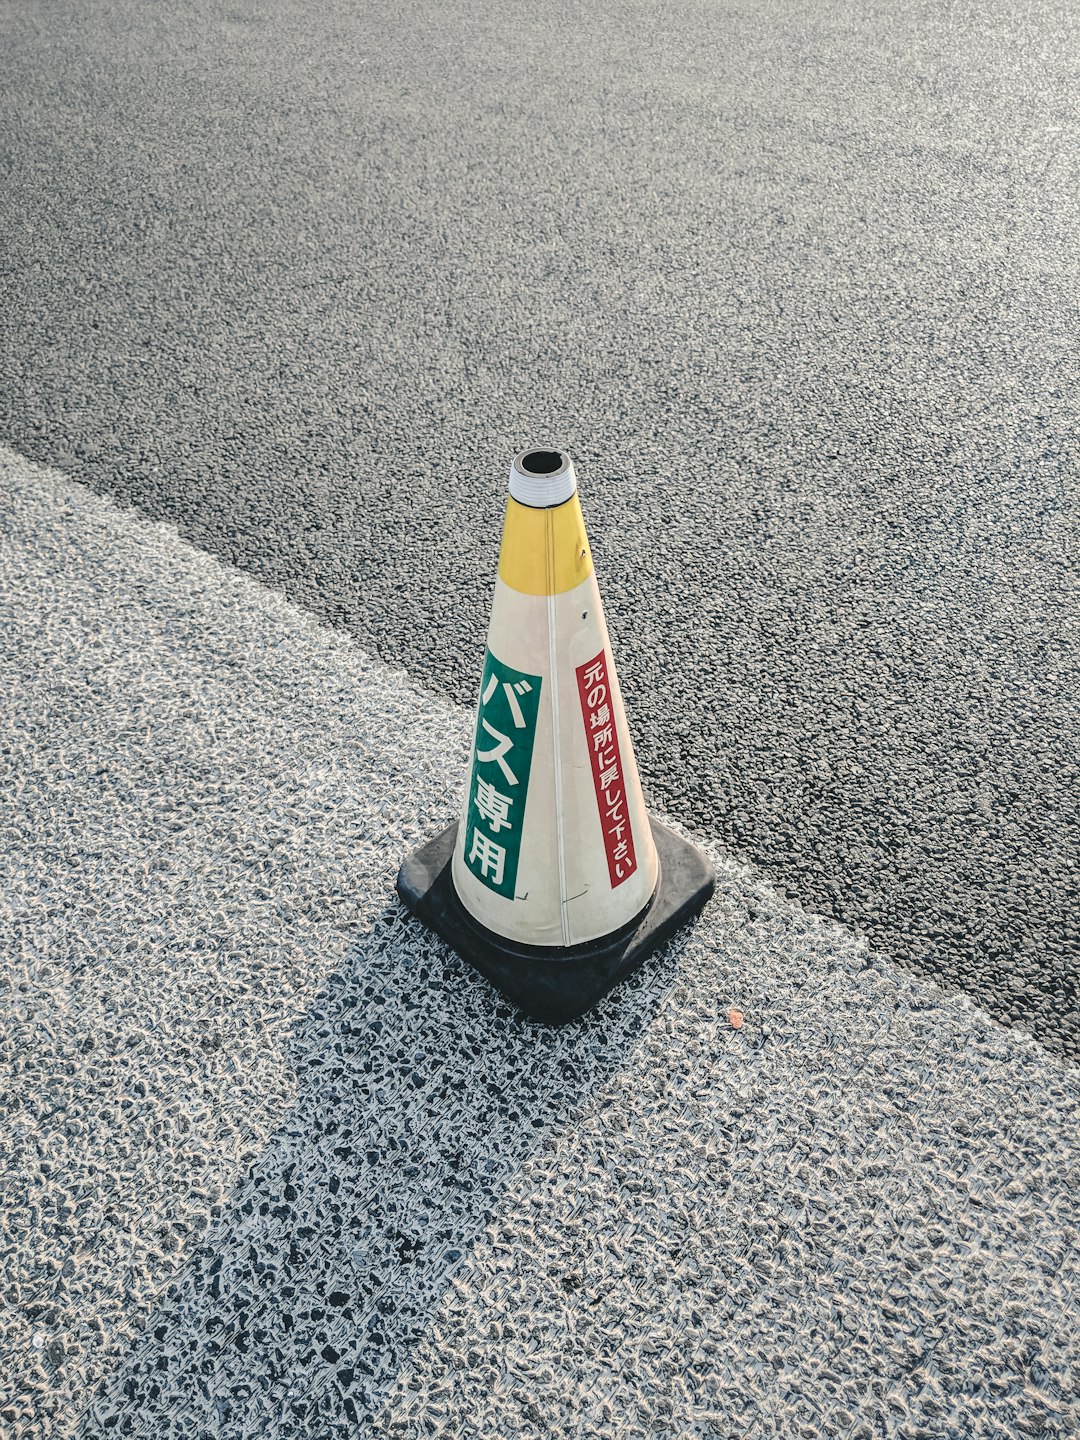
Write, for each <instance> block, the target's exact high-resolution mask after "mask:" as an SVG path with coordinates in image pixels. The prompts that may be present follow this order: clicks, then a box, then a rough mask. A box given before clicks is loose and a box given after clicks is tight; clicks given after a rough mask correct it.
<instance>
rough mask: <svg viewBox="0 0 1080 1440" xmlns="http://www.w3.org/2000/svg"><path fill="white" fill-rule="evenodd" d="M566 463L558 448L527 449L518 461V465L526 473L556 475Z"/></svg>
mask: <svg viewBox="0 0 1080 1440" xmlns="http://www.w3.org/2000/svg"><path fill="white" fill-rule="evenodd" d="M563 464H564V459H563V456H562V455H560V454H559V452H558V450H527V451H526V452H525V454H524V455H523V456H522V457H521V459H520V460H519V461H518V467H519V468H520V469H521V470H522V471H524V473H525V474H526V475H554V474H555V471H556V470H561V469H562V467H563Z"/></svg>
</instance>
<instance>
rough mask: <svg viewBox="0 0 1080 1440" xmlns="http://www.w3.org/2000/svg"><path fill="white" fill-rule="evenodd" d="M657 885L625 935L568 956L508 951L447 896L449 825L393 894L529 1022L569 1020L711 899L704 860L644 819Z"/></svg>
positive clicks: (409, 863)
mask: <svg viewBox="0 0 1080 1440" xmlns="http://www.w3.org/2000/svg"><path fill="white" fill-rule="evenodd" d="M649 819H650V824H651V825H652V833H653V840H654V842H655V844H656V850H657V854H658V856H659V859H660V881H659V884H658V885H657V887H656V894H655V895H654V896H653V898H652V901H651V902H650V904H649V906H648V908H647V909H646V910H645V911H643V912H642V914H641V915H639V916H638V917H637V919H636V920H634V921H633V922H632V923H631V924H630V925H629V926H628V927H627V928H626V929H625V930H622V931H620V932H619V933H618V934H617V935H610V936H605V937H604V938H603V939H602V940H595V941H593V942H592V943H591V944H588V945H577V946H574V947H573V948H572V949H554V948H552V949H548V948H545V947H541V946H533V945H514V944H512V943H510V942H509V941H506V940H503V939H502V938H501V937H500V936H498V935H495V934H493V933H492V932H491V931H490V930H486V929H484V927H483V926H482V925H479V924H478V923H477V922H476V921H475V920H474V919H473V918H472V916H471V915H470V914H469V913H468V911H467V910H466V909H465V907H464V906H463V905H462V903H461V901H460V900H459V899H458V896H457V891H456V890H455V889H454V881H453V876H452V875H451V872H450V861H451V857H452V856H453V853H454V841H455V839H456V838H457V825H456V823H455V824H453V825H450V826H448V827H447V829H445V830H443V831H442V832H441V834H439V835H436V836H435V838H434V839H433V840H429V841H428V842H427V844H426V845H421V847H420V849H419V850H414V851H413V853H412V854H411V855H410V856H409V857H408V858H407V859H406V861H405V863H404V864H403V865H402V867H401V869H400V870H399V871H398V877H397V892H398V894H399V895H400V896H401V898H402V900H404V902H405V904H406V905H407V906H408V907H409V909H410V910H411V911H412V912H413V914H414V915H416V916H418V917H419V918H420V919H421V920H423V921H424V923H425V924H426V925H430V926H431V928H432V930H434V931H435V933H436V934H437V935H441V936H442V938H443V939H444V940H445V941H446V942H447V944H449V945H451V946H452V947H453V948H454V949H455V950H456V951H457V952H458V954H459V955H460V956H461V957H462V958H463V959H465V960H467V961H468V962H469V964H470V965H472V966H474V967H475V968H476V969H477V970H479V971H480V974H481V975H484V976H486V977H487V979H488V980H490V981H491V983H492V984H493V985H495V986H497V987H498V988H499V989H500V990H501V991H502V992H503V994H504V995H506V996H508V997H509V998H510V999H511V1000H513V1002H514V1004H515V1005H518V1006H520V1007H521V1009H522V1010H524V1011H525V1013H526V1014H527V1015H531V1016H532V1017H533V1019H534V1020H542V1021H544V1022H545V1023H546V1024H548V1025H562V1024H564V1023H565V1022H566V1021H567V1020H576V1019H577V1017H578V1016H579V1015H584V1013H585V1011H586V1010H590V1009H591V1008H592V1007H593V1006H594V1005H595V1004H596V1002H597V1001H598V1000H599V999H600V998H601V997H602V996H603V995H606V994H607V992H608V991H609V990H610V989H611V988H612V986H614V985H617V984H618V982H619V981H620V980H622V979H624V978H625V977H626V976H627V975H629V974H630V973H631V971H633V970H636V969H637V967H638V966H639V965H640V964H641V962H642V961H643V960H645V959H646V958H647V956H649V955H651V954H652V952H653V951H654V950H657V949H659V947H660V946H661V945H663V944H664V942H665V941H666V940H669V939H670V938H671V936H672V935H674V934H675V932H676V930H678V929H679V927H680V925H682V924H684V923H685V922H686V921H687V920H689V919H690V918H691V916H693V915H696V914H697V913H698V911H699V910H700V909H701V908H702V906H703V905H704V904H705V902H706V901H707V900H708V898H709V896H710V895H711V894H712V893H713V885H714V884H715V881H716V876H715V875H714V873H713V868H712V865H711V864H710V863H709V860H708V857H707V856H706V855H704V854H703V853H702V851H700V850H699V849H698V848H697V846H696V845H691V844H690V842H689V841H688V840H684V839H683V838H682V836H681V835H676V834H675V832H674V830H669V829H668V828H667V826H666V825H661V824H660V822H659V821H658V820H653V819H652V817H651V816H650V817H649Z"/></svg>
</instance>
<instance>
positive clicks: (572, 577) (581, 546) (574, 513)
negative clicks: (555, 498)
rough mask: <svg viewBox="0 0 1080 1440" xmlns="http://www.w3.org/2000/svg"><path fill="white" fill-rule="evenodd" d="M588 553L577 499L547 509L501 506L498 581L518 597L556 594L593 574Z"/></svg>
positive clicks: (512, 504)
mask: <svg viewBox="0 0 1080 1440" xmlns="http://www.w3.org/2000/svg"><path fill="white" fill-rule="evenodd" d="M592 568H593V563H592V551H591V550H590V549H589V540H588V536H587V535H586V534H585V520H584V518H583V517H582V514H581V506H580V504H579V503H578V497H577V495H576V494H575V495H572V496H571V497H570V499H569V500H567V501H565V502H564V503H563V504H562V505H555V506H553V507H552V508H551V509H549V510H536V509H534V508H533V507H532V506H531V505H520V504H519V503H518V502H517V501H516V500H515V499H514V498H513V497H511V498H510V499H509V500H508V501H507V503H506V520H505V522H504V523H503V534H502V548H501V549H500V551H499V578H500V579H501V580H502V582H503V584H504V585H509V586H510V589H511V590H517V591H519V592H520V593H521V594H522V595H561V594H562V593H563V591H564V590H573V588H574V587H575V585H580V584H581V582H582V581H583V580H587V579H588V577H589V576H590V575H591V574H592Z"/></svg>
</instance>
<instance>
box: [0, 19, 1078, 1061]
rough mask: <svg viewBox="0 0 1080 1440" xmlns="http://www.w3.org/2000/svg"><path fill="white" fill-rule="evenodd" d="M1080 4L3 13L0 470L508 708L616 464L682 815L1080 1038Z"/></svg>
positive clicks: (962, 981)
mask: <svg viewBox="0 0 1080 1440" xmlns="http://www.w3.org/2000/svg"><path fill="white" fill-rule="evenodd" d="M1078 39H1080V36H1078V20H1077V11H1076V8H1075V7H1074V6H1072V5H1069V4H1067V3H1064V0H1062V3H1059V4H1054V3H1047V0H1036V3H1034V4H1026V3H1025V4H1019V3H999V0H991V3H987V4H977V5H976V4H966V3H961V4H949V5H941V4H938V3H936V0H935V3H921V4H912V5H905V6H896V7H891V6H887V7H883V6H880V5H876V4H863V3H860V4H855V5H848V4H843V5H841V4H835V3H821V0H812V3H810V4H799V5H794V4H786V3H776V4H767V3H750V4H734V5H733V4H717V3H675V4H669V5H664V6H657V5H654V4H645V3H614V0H600V3H595V4H589V5H574V4H560V3H553V0H541V3H535V0H530V3H528V4H525V3H513V4H500V5H498V6H494V5H491V6H480V7H478V6H475V5H472V4H464V3H460V0H458V3H450V4H445V3H441V0H440V3H439V4H438V5H436V4H434V3H432V0H418V3H411V4H407V5H402V4H395V5H382V4H375V5H364V6H356V5H353V4H344V3H340V0H331V3H328V4H325V5H320V6H318V7H309V6H300V5H297V4H294V3H283V0H266V3H259V4H257V5H256V4H253V3H250V0H236V3H235V4H233V5H231V6H227V5H219V4H208V3H205V0H203V3H196V4H193V5H185V6H182V7H167V8H163V7H151V8H149V9H148V8H147V7H146V6H143V5H140V4H137V3H133V0H119V3H111V4H108V5H105V4H94V3H91V4H78V5H75V4H72V3H49V4H43V3H30V0H28V3H17V4H8V5H5V6H3V7H0V96H2V100H0V107H2V109H0V114H2V125H3V147H2V148H3V158H2V171H0V190H2V195H3V201H2V209H3V222H4V223H3V226H2V227H0V247H2V260H0V264H2V267H3V306H4V323H3V326H2V329H0V367H2V373H3V377H4V379H3V386H2V400H0V435H2V436H3V438H4V439H5V440H6V441H7V442H8V443H10V444H12V445H13V446H15V447H16V449H18V450H19V451H21V452H22V453H24V454H26V455H27V456H28V457H30V458H32V459H35V460H38V461H43V462H49V463H50V464H53V465H57V466H59V467H61V468H62V469H63V470H64V471H66V472H67V473H68V474H70V475H72V476H73V477H75V478H77V479H80V480H82V481H84V482H86V483H87V484H88V485H90V486H92V487H93V488H94V489H96V490H98V491H101V492H108V493H109V494H111V495H114V496H116V497H117V498H119V499H120V500H121V501H125V502H133V503H134V504H136V505H137V506H138V507H139V509H140V510H141V511H142V512H143V513H144V514H146V515H148V516H151V517H158V518H167V519H169V520H172V521H174V522H175V523H177V524H178V526H179V527H180V531H181V533H182V534H183V535H184V536H186V537H188V538H190V539H191V540H193V541H194V542H195V543H196V544H198V545H199V546H201V547H203V548H205V549H206V550H208V551H209V552H211V553H212V554H214V555H216V556H219V557H221V558H222V559H225V560H227V561H229V562H232V563H234V564H236V565H239V566H240V567H242V568H243V569H245V570H246V571H248V572H249V573H250V574H252V575H253V576H255V577H256V578H258V579H260V580H263V581H266V582H269V583H271V584H273V585H275V586H280V587H283V588H284V590H285V591H286V592H287V594H288V595H289V596H291V597H292V598H294V599H295V600H297V601H298V602H300V603H301V604H303V605H304V606H306V607H307V608H309V609H310V610H311V611H312V612H313V613H314V614H316V615H317V616H319V617H320V618H323V619H325V620H327V621H329V622H330V623H332V624H334V625H337V626H341V627H344V628H346V629H347V630H349V631H351V632H352V633H353V634H354V635H355V636H357V637H358V638H360V639H361V641H362V642H363V643H364V644H365V645H367V646H370V647H373V648H374V650H375V651H377V653H378V654H379V655H381V656H382V657H384V658H385V659H387V660H388V661H390V662H391V663H393V664H401V665H404V666H406V667H407V668H408V670H409V672H410V673H411V674H412V675H413V676H414V677H415V678H416V679H417V680H418V681H419V682H420V683H421V684H423V685H424V686H426V687H428V688H429V689H431V690H432V691H433V692H436V693H438V694H442V695H445V696H447V697H449V698H451V699H452V700H455V701H458V702H463V703H471V702H472V700H473V698H474V692H475V687H476V685H477V680H478V675H479V670H480V665H481V661H482V655H483V633H484V626H485V622H486V613H487V606H488V603H489V599H490V595H491V588H492V581H493V573H494V564H495V557H496V553H497V544H498V531H499V524H500V518H501V509H502V505H503V497H504V485H505V474H506V469H507V465H508V462H509V459H510V457H511V455H512V454H513V453H514V452H515V451H516V450H517V449H519V448H520V447H522V446H523V445H527V444H530V443H553V444H558V445H561V446H564V447H566V448H568V449H569V450H570V451H571V452H572V453H573V455H574V457H575V460H576V461H577V463H578V466H579V471H580V474H581V477H582V486H583V501H584V506H585V511H586V519H587V521H588V524H589V526H590V536H591V539H592V541H593V546H594V551H595V553H596V559H597V568H598V574H599V578H600V583H601V590H602V593H603V595H604V596H605V600H606V605H607V610H608V619H609V624H610V627H611V630H612V633H613V638H614V644H615V647H616V657H617V659H618V661H619V664H620V668H621V672H622V677H623V681H624V689H625V691H626V694H627V697H628V704H629V709H630V714H631V720H632V723H633V724H634V726H635V729H636V734H637V744H638V750H639V760H640V763H641V767H642V770H643V774H644V777H645V781H646V784H647V787H648V793H649V795H650V796H651V797H652V800H653V802H654V803H655V804H657V805H659V806H660V807H661V808H663V809H664V810H666V811H668V812H669V813H671V814H673V815H675V816H677V817H679V818H681V819H682V820H683V821H685V822H686V823H687V824H689V825H691V826H696V827H699V828H702V829H705V830H707V831H709V832H710V833H715V834H716V835H717V836H718V837H719V838H720V840H721V842H722V843H723V844H724V845H725V847H727V849H728V850H729V851H730V853H732V854H733V855H736V856H739V857H741V858H743V859H745V860H746V861H748V862H752V863H753V864H754V865H756V866H758V867H760V869H761V870H762V872H764V873H765V874H767V875H768V876H769V877H771V878H772V879H773V880H775V882H776V883H778V884H780V885H783V886H784V887H786V888H787V890H788V891H789V892H790V894H791V895H792V896H795V897H797V898H798V899H799V900H800V901H801V902H802V903H803V904H805V905H806V906H808V907H809V908H811V909H813V910H816V911H822V912H825V913H828V914H830V915H832V916H834V917H837V918H839V919H841V920H843V921H844V922H845V923H847V924H849V925H852V926H855V927H857V928H858V929H859V930H860V931H862V932H863V933H865V935H866V936H867V937H868V938H869V940H870V941H871V942H872V944H873V945H874V946H876V947H877V948H879V949H880V950H881V951H882V953H884V954H887V955H889V956H891V957H893V958H894V959H896V960H898V961H900V962H901V963H903V964H906V965H909V966H913V967H915V968H916V969H917V970H919V971H920V972H922V973H924V974H927V975H931V976H934V977H937V978H939V979H940V980H942V981H943V982H945V983H946V984H948V985H954V986H961V987H963V988H964V989H966V990H967V991H968V992H969V993H970V994H971V995H972V996H973V997H975V998H976V999H977V1000H978V1001H979V1003H980V1004H981V1005H983V1006H985V1007H986V1009H987V1010H988V1011H989V1012H990V1013H991V1014H993V1015H995V1016H997V1017H999V1018H1001V1019H1003V1020H1005V1021H1007V1022H1009V1023H1014V1024H1017V1025H1019V1026H1021V1027H1022V1028H1024V1029H1027V1030H1030V1031H1031V1032H1032V1033H1033V1034H1035V1035H1036V1036H1038V1037H1039V1038H1040V1039H1041V1040H1042V1041H1043V1042H1044V1043H1046V1044H1047V1045H1049V1046H1051V1047H1052V1048H1053V1049H1054V1050H1056V1051H1057V1052H1059V1053H1061V1054H1065V1055H1069V1056H1072V1057H1073V1058H1075V1057H1076V1056H1077V1054H1078V1053H1080V1052H1078V1048H1077V1047H1078V1043H1080V1040H1078V1036H1080V1030H1078V1019H1077V1007H1076V959H1077V953H1078V949H1080V946H1078V926H1077V919H1076V908H1075V891H1076V881H1077V859H1078V846H1077V835H1078V833H1080V813H1078V811H1080V798H1078V797H1080V786H1078V785H1077V773H1078V772H1077V754H1078V751H1077V736H1078V732H1080V717H1078V704H1077V695H1078V693H1080V674H1078V663H1077V620H1078V605H1077V599H1078V591H1077V569H1076V557H1077V553H1078V544H1077V541H1078V527H1077V514H1078V509H1080V500H1078V491H1077V485H1076V475H1077V449H1078V445H1077V435H1078V433H1080V425H1078V420H1080V417H1078V413H1077V412H1078V406H1077V393H1078V379H1080V376H1078V365H1077V349H1076V343H1075V341H1076V334H1077V325H1078V319H1080V307H1078V303H1077V302H1078V298H1080V294H1078V261H1080V238H1078V237H1080V231H1078V228H1077V226H1076V197H1077V194H1078V181H1080V168H1078V157H1080V147H1078V145H1077V127H1078V121H1077V117H1078V116H1080V80H1078V71H1077V67H1076V56H1077V54H1078V53H1080V49H1078Z"/></svg>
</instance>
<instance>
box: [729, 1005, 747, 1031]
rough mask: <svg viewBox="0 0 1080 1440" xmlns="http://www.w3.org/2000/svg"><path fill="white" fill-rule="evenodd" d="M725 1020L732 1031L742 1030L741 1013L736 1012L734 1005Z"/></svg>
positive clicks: (739, 1011)
mask: <svg viewBox="0 0 1080 1440" xmlns="http://www.w3.org/2000/svg"><path fill="white" fill-rule="evenodd" d="M727 1018H728V1021H729V1023H730V1025H731V1028H732V1029H733V1030H741V1029H742V1023H743V1013H742V1011H741V1010H736V1009H735V1007H734V1005H733V1006H732V1007H731V1009H730V1010H729V1011H728V1012H727Z"/></svg>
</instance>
